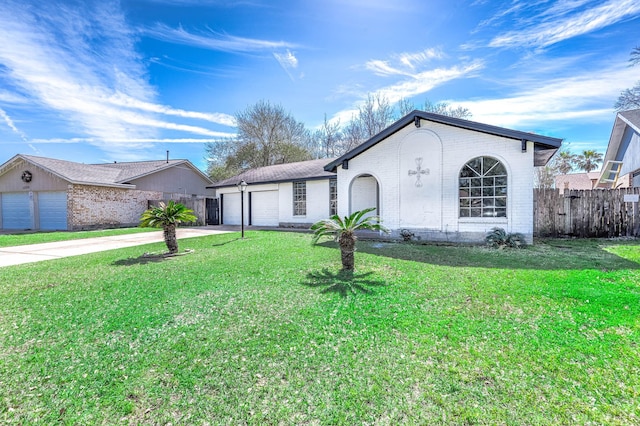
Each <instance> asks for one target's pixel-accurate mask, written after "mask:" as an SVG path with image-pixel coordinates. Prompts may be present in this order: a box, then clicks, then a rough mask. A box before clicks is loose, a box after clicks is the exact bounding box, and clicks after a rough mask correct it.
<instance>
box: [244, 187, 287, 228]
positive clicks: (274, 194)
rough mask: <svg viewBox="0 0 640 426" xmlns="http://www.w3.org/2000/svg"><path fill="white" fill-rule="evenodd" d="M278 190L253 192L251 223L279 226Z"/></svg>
mask: <svg viewBox="0 0 640 426" xmlns="http://www.w3.org/2000/svg"><path fill="white" fill-rule="evenodd" d="M279 211H280V208H279V200H278V191H259V192H252V193H251V216H252V217H251V225H255V226H278V225H279V224H280V218H279Z"/></svg>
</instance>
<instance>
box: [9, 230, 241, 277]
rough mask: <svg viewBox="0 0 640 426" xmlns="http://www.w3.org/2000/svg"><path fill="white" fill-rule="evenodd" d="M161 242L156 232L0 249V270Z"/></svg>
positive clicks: (188, 233) (198, 233)
mask: <svg viewBox="0 0 640 426" xmlns="http://www.w3.org/2000/svg"><path fill="white" fill-rule="evenodd" d="M226 232H230V231H229V230H222V229H220V228H217V229H214V228H209V227H202V228H178V229H177V232H176V235H177V237H178V239H183V238H193V237H204V236H206V235H213V234H224V233H226ZM163 241H164V238H163V236H162V231H157V232H142V233H139V234H126V235H114V236H111V237H98V238H86V239H81V240H70V241H59V242H54V243H42V244H31V245H24V246H15V247H0V268H1V267H3V266H11V265H20V264H23V263H31V262H39V261H41V260H49V259H60V258H62V257H69V256H79V255H82V254H87V253H95V252H98V251H106V250H114V249H119V248H124V247H133V246H139V245H142V244H150V243H157V242H163Z"/></svg>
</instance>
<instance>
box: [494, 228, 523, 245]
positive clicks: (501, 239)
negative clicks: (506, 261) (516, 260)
mask: <svg viewBox="0 0 640 426" xmlns="http://www.w3.org/2000/svg"><path fill="white" fill-rule="evenodd" d="M484 240H485V241H486V243H487V245H488V246H489V247H493V248H499V249H502V248H505V247H512V248H520V247H522V246H525V245H527V242H526V240H525V238H524V235H522V234H520V233H517V232H516V233H512V234H507V232H506V231H505V230H504V229H502V228H493V229H492V230H491V231H490V232H489V233H488V234H487V236H486V237H485V239H484Z"/></svg>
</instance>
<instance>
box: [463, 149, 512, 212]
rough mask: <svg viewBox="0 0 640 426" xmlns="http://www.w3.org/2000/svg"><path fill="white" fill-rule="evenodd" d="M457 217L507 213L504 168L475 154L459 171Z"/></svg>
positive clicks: (493, 160) (498, 163) (494, 161)
mask: <svg viewBox="0 0 640 426" xmlns="http://www.w3.org/2000/svg"><path fill="white" fill-rule="evenodd" d="M459 194H460V217H507V169H506V168H505V167H504V165H503V164H502V163H501V162H500V161H498V160H496V159H495V158H491V157H476V158H474V159H473V160H471V161H469V162H468V163H467V164H465V165H464V166H463V167H462V170H461V171H460V193H459Z"/></svg>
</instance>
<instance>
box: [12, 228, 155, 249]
mask: <svg viewBox="0 0 640 426" xmlns="http://www.w3.org/2000/svg"><path fill="white" fill-rule="evenodd" d="M150 231H158V228H118V229H101V230H96V231H74V232H63V231H56V232H34V233H16V234H0V247H11V246H22V245H26V244H40V243H52V242H55V241H67V240H80V239H84V238H96V237H110V236H112V235H123V234H134V233H138V232H150Z"/></svg>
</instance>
